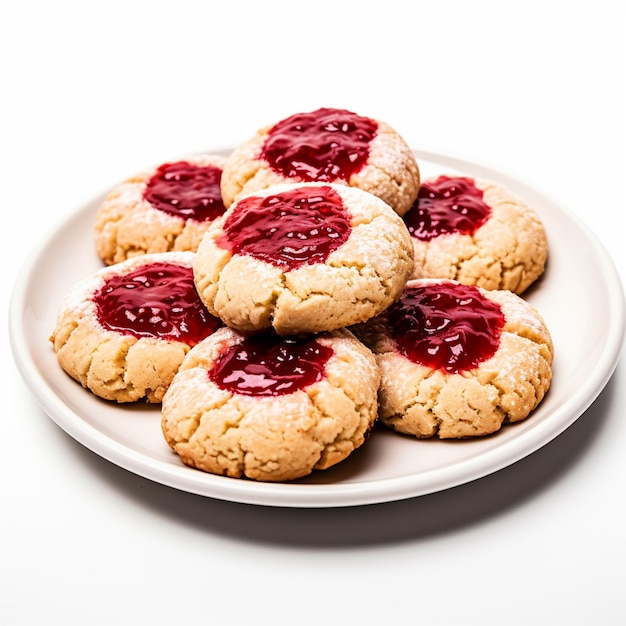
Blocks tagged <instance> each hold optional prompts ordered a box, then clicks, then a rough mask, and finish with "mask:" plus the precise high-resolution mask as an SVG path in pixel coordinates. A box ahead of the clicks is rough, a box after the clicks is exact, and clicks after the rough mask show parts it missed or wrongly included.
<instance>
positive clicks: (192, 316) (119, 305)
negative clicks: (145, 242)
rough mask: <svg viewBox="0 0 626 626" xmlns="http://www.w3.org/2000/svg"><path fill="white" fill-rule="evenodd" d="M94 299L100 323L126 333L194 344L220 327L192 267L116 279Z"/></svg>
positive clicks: (152, 268)
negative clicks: (204, 300)
mask: <svg viewBox="0 0 626 626" xmlns="http://www.w3.org/2000/svg"><path fill="white" fill-rule="evenodd" d="M93 299H94V302H95V303H96V310H97V315H98V320H99V322H100V324H101V325H102V326H103V327H104V328H107V329H109V330H113V331H116V332H119V333H122V334H125V335H133V336H135V337H159V338H161V339H169V340H175V341H183V342H185V343H186V344H188V345H190V346H192V345H195V344H196V343H198V342H199V341H200V340H201V339H204V338H205V337H207V336H208V335H210V334H212V333H213V332H214V331H215V330H216V329H217V328H218V327H219V326H221V322H220V320H219V319H218V318H216V317H213V316H212V315H211V314H210V313H209V312H208V311H207V310H206V308H205V306H204V304H202V302H201V301H200V299H199V297H198V292H197V291H196V288H195V286H194V282H193V270H192V268H191V267H185V266H182V265H176V264H174V263H153V264H150V265H145V266H144V267H140V268H139V269H136V270H135V271H133V272H130V273H128V274H123V275H121V274H120V275H115V276H112V277H111V278H109V279H107V281H106V283H105V284H104V285H103V286H102V287H101V288H100V290H99V291H98V292H97V293H96V294H95V296H94V298H93Z"/></svg>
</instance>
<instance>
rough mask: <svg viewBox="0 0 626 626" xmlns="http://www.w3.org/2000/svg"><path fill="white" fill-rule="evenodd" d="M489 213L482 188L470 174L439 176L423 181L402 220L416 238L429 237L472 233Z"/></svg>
mask: <svg viewBox="0 0 626 626" xmlns="http://www.w3.org/2000/svg"><path fill="white" fill-rule="evenodd" d="M490 215H491V209H490V207H489V206H488V205H487V204H485V202H484V201H483V192H482V190H481V189H478V187H476V185H474V181H472V180H471V179H470V178H462V177H459V178H451V177H449V176H440V177H439V178H438V179H437V180H435V181H432V182H425V183H423V184H422V186H421V188H420V191H419V195H418V197H417V200H416V201H415V204H414V205H413V207H412V208H411V210H410V211H409V212H408V213H407V214H406V215H405V216H404V223H405V224H406V225H407V228H408V229H409V232H410V233H411V235H413V237H415V238H416V239H420V240H421V241H430V240H431V239H434V238H435V237H438V236H439V235H447V234H450V233H460V234H463V235H471V234H472V233H473V232H474V231H476V229H477V228H479V227H480V226H482V225H483V224H484V223H485V222H486V221H487V220H488V219H489V216H490Z"/></svg>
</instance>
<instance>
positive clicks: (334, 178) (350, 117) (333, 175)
mask: <svg viewBox="0 0 626 626" xmlns="http://www.w3.org/2000/svg"><path fill="white" fill-rule="evenodd" d="M299 182H323V183H338V184H346V185H350V186H352V187H358V188H359V189H363V190H365V191H369V192H370V193H373V194H374V195H377V196H379V197H380V198H382V199H383V200H384V201H385V202H386V203H387V204H389V205H390V206H391V207H392V208H393V209H394V210H395V211H396V212H397V213H398V214H399V215H403V214H404V213H406V211H408V210H409V208H410V207H411V205H412V204H413V202H414V201H415V198H416V196H417V192H418V189H419V183H420V172H419V166H418V164H417V161H416V158H415V155H414V154H413V151H412V150H411V149H410V148H409V146H408V145H407V143H406V142H405V140H404V139H403V138H402V136H401V135H400V134H399V133H398V132H397V131H396V130H394V129H393V128H392V127H391V126H390V125H389V124H387V123H385V122H383V121H380V120H376V119H372V118H369V117H364V116H362V115H358V114H356V113H353V112H352V111H347V110H345V109H336V108H321V109H317V110H315V111H310V112H306V113H296V114H294V115H290V116H289V117H286V118H284V119H282V120H280V121H279V122H278V123H275V124H270V125H268V126H264V127H262V128H260V129H258V130H257V132H256V133H255V134H254V135H253V136H252V137H251V138H250V139H248V140H247V141H245V142H244V143H242V144H240V145H239V146H238V147H237V148H236V149H235V150H234V151H233V153H232V154H231V155H230V157H229V158H228V161H227V163H226V165H225V166H224V174H223V176H222V195H223V198H224V202H225V204H226V206H230V204H232V202H234V201H235V200H237V199H238V198H240V197H241V196H244V195H248V194H250V193H253V192H256V191H258V190H259V189H264V188H265V187H270V186H273V185H277V184H283V183H299Z"/></svg>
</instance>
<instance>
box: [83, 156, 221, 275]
mask: <svg viewBox="0 0 626 626" xmlns="http://www.w3.org/2000/svg"><path fill="white" fill-rule="evenodd" d="M225 161H226V157H224V156H220V155H217V154H201V155H193V156H189V157H187V158H186V159H183V160H179V161H173V162H170V163H163V164H162V165H160V166H159V167H156V168H151V169H149V170H146V171H143V172H140V173H138V174H136V175H135V176H132V177H131V178H128V179H127V180H125V181H124V182H123V183H121V184H120V185H118V186H117V187H116V188H115V189H113V190H112V191H111V192H110V193H109V194H108V196H107V197H106V198H105V200H104V202H103V203H102V204H101V206H100V207H99V209H98V212H97V215H96V223H95V230H94V241H95V247H96V252H97V253H98V255H99V256H100V258H101V259H102V260H103V261H104V263H105V264H107V265H111V264H113V263H119V262H121V261H125V260H126V259H127V258H130V257H134V256H138V255H141V254H148V253H154V252H170V251H173V250H175V251H178V250H183V251H191V252H195V251H196V249H197V247H198V243H200V240H201V239H202V236H203V235H204V233H205V231H206V229H207V227H208V225H209V224H210V222H211V221H212V220H214V219H215V218H217V217H219V216H220V215H221V214H222V213H223V212H224V210H225V207H224V203H223V201H222V194H221V187H220V185H221V179H222V170H223V167H224V163H225Z"/></svg>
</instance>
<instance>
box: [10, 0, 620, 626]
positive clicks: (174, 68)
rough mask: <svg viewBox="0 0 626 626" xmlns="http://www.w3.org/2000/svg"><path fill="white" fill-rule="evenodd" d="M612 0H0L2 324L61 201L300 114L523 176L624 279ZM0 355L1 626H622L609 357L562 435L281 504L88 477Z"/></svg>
mask: <svg viewBox="0 0 626 626" xmlns="http://www.w3.org/2000/svg"><path fill="white" fill-rule="evenodd" d="M623 6H624V5H623V3H621V2H619V1H618V0H616V1H614V2H611V1H608V0H596V1H595V2H576V1H574V2H556V1H550V0H542V1H537V0H527V1H526V2H524V3H517V4H514V3H505V2H495V1H486V0H475V1H474V2H460V1H457V2H450V1H448V2H446V1H443V2H434V1H432V2H407V1H406V0H405V1H403V2H399V1H396V0H385V1H384V2H380V3H373V2H371V3H368V2H341V1H338V0H334V1H332V2H328V1H326V0H316V1H315V2H310V3H298V2H278V1H267V2H257V3H253V2H250V3H249V2H238V1H236V0H229V1H225V2H220V3H217V2H210V1H205V2H200V1H196V2H194V1H189V0H178V1H177V2H175V3H174V2H161V1H159V0H154V1H152V2H143V1H140V2H133V0H126V1H125V2H119V1H117V0H112V1H109V2H106V3H104V2H103V3H98V4H96V3H89V2H69V1H64V0H59V1H57V2H43V1H42V2H29V1H24V2H13V3H4V4H3V8H2V9H0V63H1V72H2V73H1V83H0V84H1V88H2V96H1V97H0V113H1V115H0V129H1V134H0V159H1V160H0V182H1V186H0V201H1V202H2V212H3V216H4V217H3V220H4V222H3V223H4V224H5V226H4V237H3V245H2V248H1V254H2V268H3V283H4V289H3V290H2V298H3V302H4V306H3V311H4V312H6V311H8V306H9V298H10V292H11V289H12V286H13V283H14V281H15V280H16V278H17V275H18V269H19V266H20V265H21V263H22V262H24V261H25V260H26V259H27V258H28V256H29V254H31V253H32V251H33V247H34V246H35V245H36V242H37V241H38V240H39V239H41V238H42V237H45V236H46V234H47V233H48V232H50V230H51V229H52V228H53V227H54V226H55V225H56V224H57V223H58V222H59V221H60V220H62V219H63V218H64V217H65V216H67V215H69V214H71V213H72V212H73V211H74V210H76V209H77V208H79V207H80V206H81V204H82V203H83V202H85V201H87V200H89V199H91V198H92V197H93V196H94V195H96V194H97V193H100V192H101V191H103V190H105V189H107V188H109V187H110V186H112V185H113V184H115V183H117V182H118V181H119V180H121V179H122V178H124V177H126V176H127V175H129V174H132V173H134V172H135V171H136V170H138V169H141V168H143V167H144V166H146V165H148V164H154V163H157V162H159V161H162V160H167V159H171V158H172V157H173V156H179V155H182V154H187V153H189V152H194V151H200V150H205V149H210V148H218V147H224V146H232V145H234V144H236V143H237V142H239V141H241V140H244V139H246V138H247V137H248V136H249V135H250V134H251V133H252V132H254V131H255V130H256V129H257V127H259V126H261V125H265V124H266V123H269V122H273V121H277V120H278V119H280V118H281V117H284V116H286V115H289V114H291V113H294V112H299V111H307V110H312V109H314V108H317V107H319V106H335V107H340V108H347V109H351V110H354V111H356V112H358V113H361V114H363V115H368V116H371V117H375V118H379V119H383V120H385V121H387V122H388V123H390V124H391V125H392V126H393V127H395V128H396V130H398V131H399V132H400V133H401V134H402V135H403V136H404V137H405V138H406V139H407V141H408V143H410V144H411V145H412V146H413V147H415V148H419V149H429V150H436V151H440V152H445V153H451V154H454V155H457V156H462V157H465V158H469V159H470V160H474V161H477V162H481V163H485V164H487V165H489V166H491V167H494V168H496V169H499V170H501V171H503V172H506V173H508V174H511V175H513V176H515V177H517V178H520V179H521V180H523V181H525V182H527V183H529V184H531V185H533V186H535V187H537V188H538V189H540V190H543V191H544V192H546V193H547V194H549V195H550V196H551V197H552V198H555V199H557V200H558V201H559V202H560V203H561V204H562V205H563V206H565V207H567V209H568V210H570V211H571V212H572V213H575V214H576V215H577V216H579V217H580V218H581V219H582V220H584V222H585V223H586V224H587V225H588V226H589V228H590V229H591V230H592V231H593V232H594V233H595V234H596V235H597V236H598V237H599V238H600V240H601V241H602V242H603V244H604V246H605V247H606V249H607V250H608V252H609V254H610V255H611V257H612V258H613V260H614V263H615V265H616V266H617V268H618V271H619V272H620V274H621V276H622V279H623V278H624V276H625V273H626V272H625V270H626V254H625V252H624V224H625V220H624V211H625V209H626V204H625V200H626V193H625V191H624V187H625V184H626V159H625V153H624V151H625V147H626V141H625V119H626V98H625V87H626V55H625V43H624V42H625V40H626V15H625V12H624V9H623V8H622V7H623ZM571 306H575V303H574V302H573V303H571ZM4 314H5V315H6V313H4ZM591 323H593V320H591ZM7 324H8V322H7V321H6V320H5V322H4V327H5V328H7ZM1 354H2V358H3V361H4V365H5V368H4V381H3V385H2V393H3V400H4V410H3V411H2V417H1V419H2V429H1V431H0V432H1V433H2V437H3V446H2V454H1V455H0V480H1V491H0V494H1V495H0V499H1V501H2V507H1V508H2V512H1V513H0V575H1V579H0V623H2V624H3V625H6V626H13V625H29V626H30V625H38V624H42V625H46V626H50V625H56V624H63V625H71V624H90V625H100V624H102V625H109V624H110V625H125V624H132V625H133V626H139V625H143V624H151V625H155V626H156V625H160V624H182V623H198V624H212V625H213V626H230V625H240V624H276V625H283V624H285V625H287V624H289V625H291V624H297V625H300V624H320V623H326V624H358V623H367V624H370V623H372V624H374V623H377V624H394V623H410V624H427V625H429V626H431V625H439V624H442V625H443V624H446V625H447V624H450V625H455V626H457V625H468V624H481V625H485V626H486V625H491V624H494V625H498V626H502V625H507V626H508V625H517V624H519V625H528V624H533V625H539V626H543V625H556V624H558V625H561V624H563V625H567V626H571V625H574V624H576V625H577V624H581V625H587V624H594V625H598V626H604V625H613V624H626V599H625V597H624V563H625V562H626V540H625V529H626V512H625V509H624V506H623V504H624V493H625V487H624V485H625V481H626V452H625V448H626V421H625V417H626V416H625V412H626V410H625V408H624V407H625V406H626V363H621V364H620V365H618V367H617V369H616V371H615V375H614V376H613V378H612V380H611V381H610V382H609V384H608V385H607V387H606V388H605V390H604V392H603V393H602V394H601V395H600V396H599V398H598V399H597V401H596V402H595V403H594V404H593V405H592V407H591V408H590V409H589V410H588V411H587V412H586V413H584V414H583V415H582V416H581V418H580V419H579V420H578V421H577V422H576V423H575V424H574V425H573V426H571V427H570V428H569V429H568V430H567V431H566V432H565V433H563V434H562V435H561V436H560V437H558V438H557V439H556V440H555V441H553V442H551V443H550V444H548V445H547V446H545V447H544V448H542V449H541V450H540V451H538V452H536V453H535V454H533V455H531V456H530V457H528V458H526V459H524V460H522V461H520V462H518V463H517V464H515V465H513V466H511V467H509V468H506V469H504V470H502V471H500V472H498V473H497V474H494V475H491V476H488V477H486V478H483V479H480V480H478V481H476V482H474V483H472V484H468V485H464V486H460V487H457V488H454V489H451V490H448V491H445V492H442V493H437V494H433V495H429V496H423V497H421V498H416V499H413V500H408V501H404V502H395V503H388V504H380V505H372V506H368V507H356V508H345V509H321V510H308V509H276V508H264V507H257V506H251V505H244V504H237V503H230V502H221V501H214V500H211V499H208V498H202V497H198V496H194V495H190V494H187V493H183V492H179V491H176V490H174V489H170V488H168V487H163V486H161V485H158V484H154V483H152V482H150V481H148V480H145V479H143V478H140V477H138V476H135V475H133V474H130V473H128V472H126V471H125V470H122V469H120V468H118V467H116V466H114V465H112V464H110V463H109V462H107V461H105V460H103V459H101V458H100V457H98V456H96V455H95V454H93V453H91V452H89V451H88V450H86V449H84V448H83V447H82V446H80V445H79V444H78V443H76V442H75V441H74V440H72V439H71V438H70V437H68V436H67V435H66V434H65V433H64V432H63V431H61V430H60V429H59V428H58V427H57V426H56V425H55V424H54V423H53V422H52V421H51V420H49V419H48V418H47V417H46V415H45V414H44V413H43V412H42V411H41V410H40V409H39V408H38V407H37V405H36V403H35V401H34V400H33V398H32V396H31V395H30V393H29V390H28V388H27V387H26V385H25V384H24V383H23V382H22V379H21V378H20V375H19V373H18V372H17V370H16V368H15V366H14V364H13V360H12V356H11V353H10V348H9V343H8V337H7V334H6V332H4V333H3V335H2V352H1Z"/></svg>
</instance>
